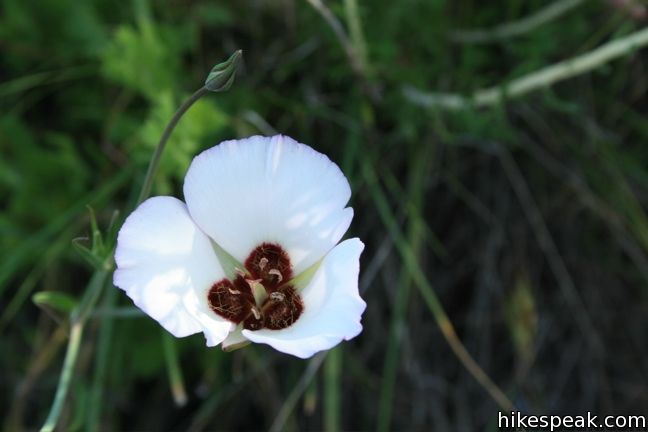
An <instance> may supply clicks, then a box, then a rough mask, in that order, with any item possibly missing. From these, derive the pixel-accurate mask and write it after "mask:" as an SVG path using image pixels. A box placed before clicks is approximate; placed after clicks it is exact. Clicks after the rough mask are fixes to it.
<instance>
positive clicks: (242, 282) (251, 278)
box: [207, 243, 304, 330]
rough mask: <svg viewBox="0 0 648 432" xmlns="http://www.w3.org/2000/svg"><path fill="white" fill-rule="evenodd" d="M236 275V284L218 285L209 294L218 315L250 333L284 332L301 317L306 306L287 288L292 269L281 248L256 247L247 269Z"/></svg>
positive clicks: (274, 246)
mask: <svg viewBox="0 0 648 432" xmlns="http://www.w3.org/2000/svg"><path fill="white" fill-rule="evenodd" d="M234 271H235V273H236V275H237V276H236V277H235V278H234V280H232V281H230V280H229V279H223V280H221V281H219V282H216V283H215V284H214V285H213V286H212V287H211V288H210V290H209V292H208V294H207V300H208V302H209V307H210V308H211V310H212V311H214V312H215V313H216V314H217V315H219V316H221V317H223V318H225V319H227V320H229V321H231V322H233V323H235V324H242V326H243V328H244V329H247V330H261V329H263V328H266V329H269V330H281V329H285V328H286V327H289V326H291V325H292V324H293V323H294V322H295V321H297V319H298V318H299V317H300V316H301V314H302V312H303V311H304V303H303V302H302V299H301V297H300V296H299V294H298V293H297V291H296V290H295V289H294V288H293V287H292V286H291V285H288V284H287V283H290V280H291V279H292V266H291V264H290V258H289V257H288V254H287V253H286V251H285V250H284V249H283V248H282V247H281V246H279V245H278V244H273V243H263V244H261V245H260V246H257V247H256V248H255V249H254V250H253V251H252V252H251V253H250V255H249V256H248V258H247V259H246V260H245V267H244V268H243V269H240V268H234ZM282 284H283V285H282Z"/></svg>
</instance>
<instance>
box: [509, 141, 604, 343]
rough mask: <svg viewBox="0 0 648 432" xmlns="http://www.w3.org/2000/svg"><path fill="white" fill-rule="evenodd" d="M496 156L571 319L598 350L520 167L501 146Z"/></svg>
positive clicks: (584, 311)
mask: <svg viewBox="0 0 648 432" xmlns="http://www.w3.org/2000/svg"><path fill="white" fill-rule="evenodd" d="M499 156H500V161H501V163H502V166H503V168H504V171H505V172H506V174H507V176H508V177H509V181H510V184H511V187H512V188H513V190H514V192H515V194H516V195H517V197H518V200H519V201H520V204H522V209H523V211H524V213H525V215H526V217H527V219H528V221H529V223H530V224H531V227H532V228H533V232H534V234H535V236H536V240H537V242H538V244H539V245H540V248H541V249H542V251H543V252H544V254H545V256H546V257H547V261H548V263H549V266H550V268H551V270H552V272H553V273H554V276H555V277H556V279H557V280H558V285H559V287H560V289H561V290H562V293H563V296H564V297H565V300H566V301H567V303H568V304H569V305H570V306H571V307H572V309H573V310H574V319H575V320H576V323H577V325H578V326H579V328H580V331H581V332H582V333H583V335H584V336H585V337H587V338H588V339H589V342H590V343H591V344H592V346H593V348H594V349H597V350H600V349H602V346H603V345H602V342H601V340H600V338H599V336H598V334H597V333H596V331H595V327H594V324H593V322H592V319H591V317H590V316H589V315H588V313H587V308H586V307H585V304H584V303H583V299H582V298H581V296H580V295H579V294H578V290H577V289H576V285H575V283H574V280H573V278H572V277H571V275H570V273H569V270H568V269H567V265H566V264H565V261H564V260H563V258H562V256H561V255H560V253H559V251H558V247H557V246H556V243H555V242H554V241H553V238H552V237H551V233H550V232H549V228H547V224H546V223H545V221H544V219H543V217H542V213H541V212H540V209H539V208H538V205H537V204H536V202H535V200H534V199H533V195H532V194H531V191H530V190H529V188H528V186H527V183H526V180H525V179H524V176H523V175H522V172H521V171H520V168H519V167H518V166H517V164H516V163H515V160H514V159H513V157H512V156H511V155H510V153H509V152H508V151H507V150H506V149H505V148H504V147H503V146H500V152H499Z"/></svg>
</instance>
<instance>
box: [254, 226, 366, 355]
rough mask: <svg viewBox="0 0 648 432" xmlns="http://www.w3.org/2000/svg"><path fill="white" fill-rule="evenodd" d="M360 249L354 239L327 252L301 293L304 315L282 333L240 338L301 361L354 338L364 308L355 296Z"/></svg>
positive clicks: (261, 331)
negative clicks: (271, 348) (265, 345)
mask: <svg viewBox="0 0 648 432" xmlns="http://www.w3.org/2000/svg"><path fill="white" fill-rule="evenodd" d="M363 249H364V245H363V244H362V242H361V241H360V240H359V239H357V238H354V239H350V240H346V241H344V242H342V243H340V244H339V245H337V246H336V247H335V248H334V249H333V250H332V251H331V252H329V254H328V255H327V256H326V258H324V261H322V264H321V266H320V267H319V269H318V270H317V272H316V273H315V275H314V276H313V279H312V280H311V281H310V283H309V284H308V285H307V286H306V288H304V289H303V291H302V292H301V296H302V300H303V301H304V312H303V313H302V315H301V316H300V317H299V319H297V321H296V322H295V323H294V324H293V325H291V326H290V327H288V328H286V329H283V330H258V331H250V330H243V336H245V337H246V338H248V339H249V340H251V341H252V342H258V343H265V344H268V345H270V346H271V347H273V348H274V349H276V350H278V351H281V352H284V353H287V354H292V355H295V356H297V357H301V358H308V357H310V356H312V355H313V354H315V353H316V352H318V351H322V350H325V349H329V348H332V347H334V346H335V345H337V344H338V343H340V342H341V341H342V339H345V340H349V339H351V338H353V337H355V336H357V335H358V334H359V333H360V331H362V324H360V318H361V316H362V313H363V312H364V310H365V307H366V303H365V302H364V300H362V298H360V295H359V294H358V271H359V259H360V253H361V252H362V250H363Z"/></svg>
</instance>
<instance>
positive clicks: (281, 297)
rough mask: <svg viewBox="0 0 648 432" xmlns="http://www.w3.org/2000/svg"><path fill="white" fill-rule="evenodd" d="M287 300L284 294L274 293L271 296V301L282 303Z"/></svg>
mask: <svg viewBox="0 0 648 432" xmlns="http://www.w3.org/2000/svg"><path fill="white" fill-rule="evenodd" d="M285 299H286V296H285V295H284V294H283V293H280V292H273V293H272V294H270V300H272V301H277V302H282V301H284V300H285Z"/></svg>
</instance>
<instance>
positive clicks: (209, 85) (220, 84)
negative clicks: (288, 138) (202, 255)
mask: <svg viewBox="0 0 648 432" xmlns="http://www.w3.org/2000/svg"><path fill="white" fill-rule="evenodd" d="M241 55H242V54H241V51H240V50H238V51H236V52H235V53H234V54H232V55H231V56H230V58H229V59H228V60H227V61H225V62H224V63H221V64H218V65H216V66H215V67H214V68H213V69H212V71H211V72H210V74H209V76H208V77H207V80H206V81H205V85H203V86H202V87H201V88H199V89H198V90H197V91H196V92H195V93H194V94H193V95H191V97H189V99H187V100H186V101H185V102H184V103H183V104H182V105H180V108H178V110H177V111H176V112H175V114H174V115H173V117H172V118H171V120H170V121H169V123H168V124H167V126H166V128H164V132H163V133H162V137H161V138H160V142H159V143H158V145H157V148H156V149H155V153H154V154H153V157H152V158H151V162H150V163H149V166H148V170H147V172H146V177H145V178H144V184H143V185H142V189H141V191H140V194H139V198H138V200H137V204H140V203H141V202H142V201H144V200H145V199H146V198H147V197H148V195H149V193H150V192H151V187H152V185H153V177H154V176H155V173H156V172H157V168H158V166H159V164H160V158H161V156H162V152H163V151H164V148H165V146H166V143H167V141H168V140H169V137H170V136H171V133H172V132H173V130H174V129H175V127H176V125H177V124H178V122H179V121H180V119H181V118H182V116H183V115H184V113H185V112H187V110H188V109H189V108H191V106H192V105H193V104H194V103H195V102H196V101H197V100H198V99H200V98H201V97H202V96H204V95H205V94H206V93H207V92H209V91H213V92H221V91H225V90H227V89H229V87H230V86H231V85H232V82H233V81H234V76H235V73H236V68H237V66H238V63H239V61H240V59H241ZM113 262H114V248H113V249H112V250H110V252H108V253H107V254H106V258H105V261H104V265H103V267H102V269H101V270H97V271H95V273H94V275H93V276H92V279H91V280H90V283H89V284H88V287H87V288H86V290H85V294H84V296H83V298H82V299H81V302H80V303H79V305H78V306H77V307H76V308H75V309H74V310H73V311H72V313H71V314H70V326H71V334H70V341H69V342H68V348H67V352H66V355H65V360H64V362H63V369H62V370H61V377H60V379H59V383H58V386H57V389H56V395H55V396H54V402H53V403H52V407H51V408H50V412H49V414H48V416H47V419H46V420H45V424H44V425H43V427H42V428H41V431H42V432H48V431H52V430H54V428H55V427H56V424H57V422H58V419H59V417H60V415H61V411H62V410H63V406H64V404H65V398H66V396H67V393H68V390H69V388H70V383H71V379H72V372H73V371H74V368H75V366H76V361H77V357H78V354H79V345H80V343H81V336H82V335H83V328H84V326H85V323H86V321H87V320H88V318H89V317H90V316H91V315H92V312H93V310H94V307H95V305H96V303H97V301H98V300H99V297H100V296H101V292H102V288H103V285H104V283H105V281H106V278H107V276H108V274H109V273H110V272H111V271H112V268H113ZM176 366H177V363H176ZM170 373H171V374H173V370H172V368H170Z"/></svg>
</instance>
